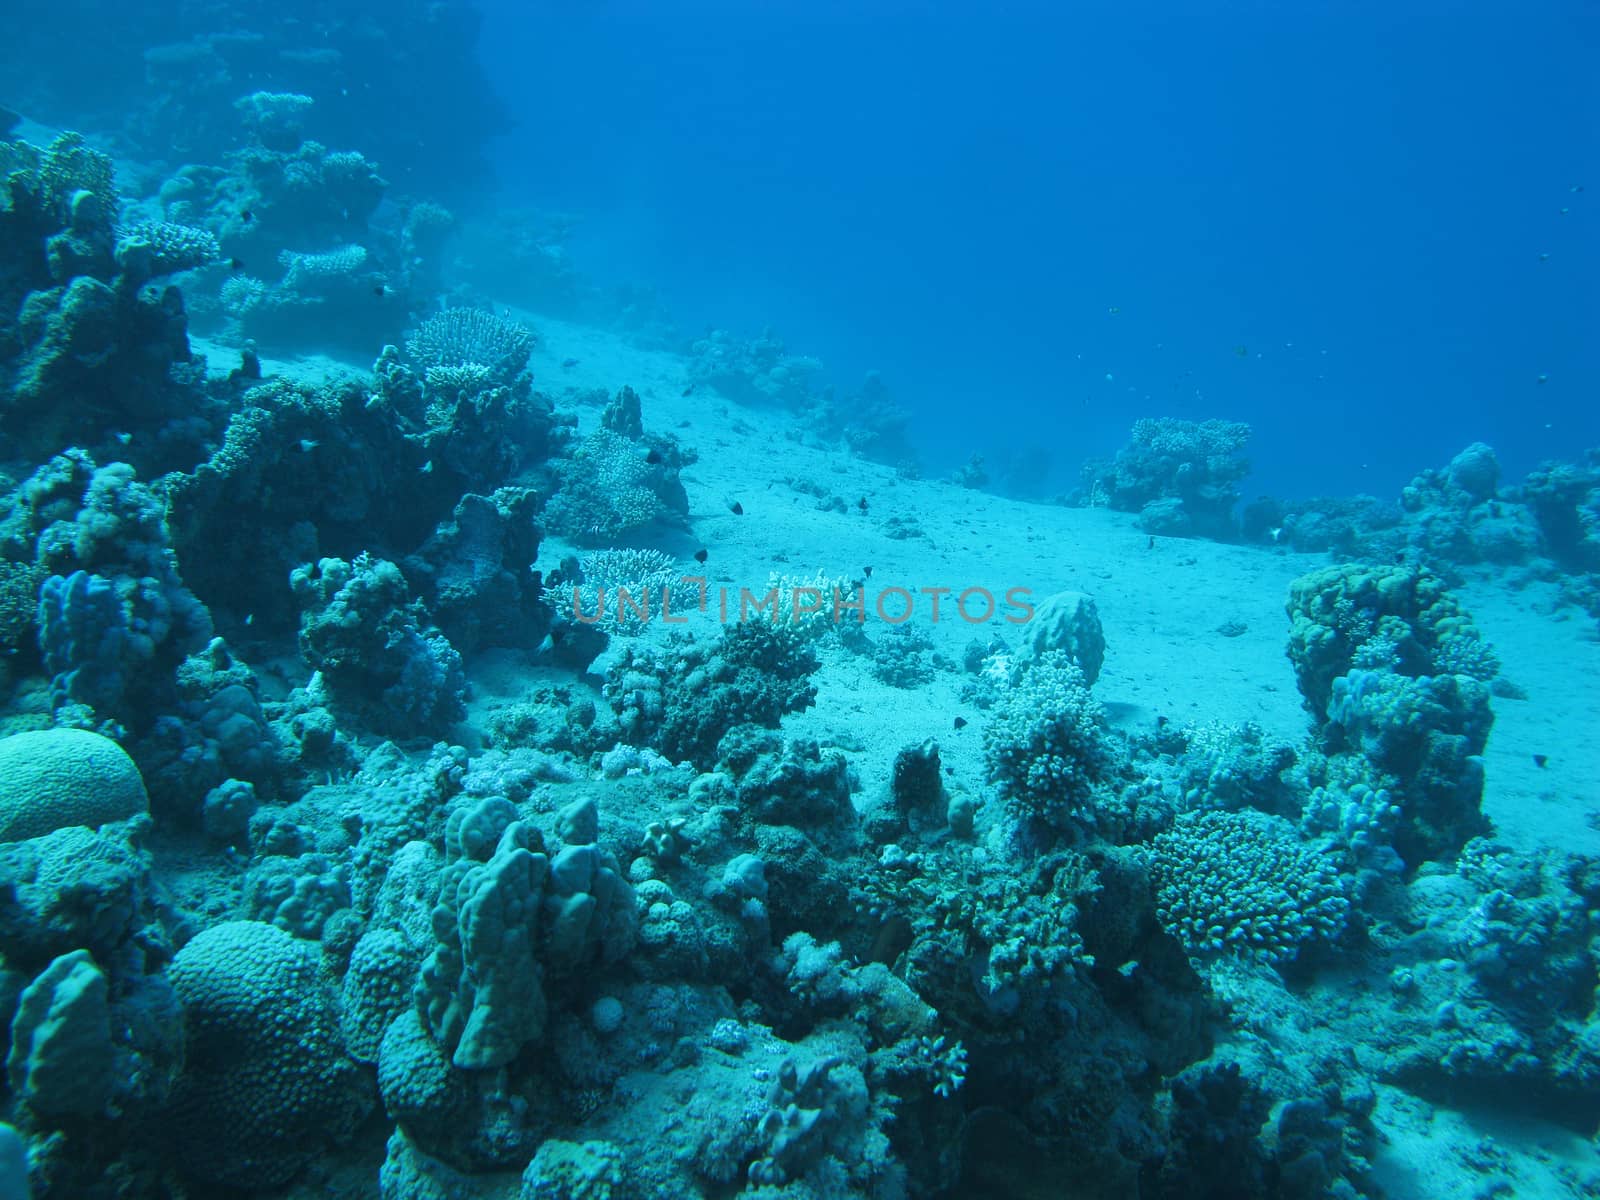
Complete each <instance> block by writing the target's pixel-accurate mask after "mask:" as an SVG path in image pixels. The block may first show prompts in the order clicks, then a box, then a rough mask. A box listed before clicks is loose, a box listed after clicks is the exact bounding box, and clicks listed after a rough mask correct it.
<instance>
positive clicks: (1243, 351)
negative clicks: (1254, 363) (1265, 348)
mask: <svg viewBox="0 0 1600 1200" xmlns="http://www.w3.org/2000/svg"><path fill="white" fill-rule="evenodd" d="M1233 352H1234V353H1235V354H1237V355H1238V356H1239V357H1240V358H1249V357H1250V347H1249V346H1235V347H1234V348H1233Z"/></svg>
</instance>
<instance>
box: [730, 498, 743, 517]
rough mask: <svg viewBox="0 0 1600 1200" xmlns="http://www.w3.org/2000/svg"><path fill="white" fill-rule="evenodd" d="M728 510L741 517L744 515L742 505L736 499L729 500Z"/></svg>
mask: <svg viewBox="0 0 1600 1200" xmlns="http://www.w3.org/2000/svg"><path fill="white" fill-rule="evenodd" d="M728 511H729V512H731V513H732V514H733V515H734V516H736V517H742V516H744V505H742V504H740V503H739V502H738V501H737V500H729V501H728Z"/></svg>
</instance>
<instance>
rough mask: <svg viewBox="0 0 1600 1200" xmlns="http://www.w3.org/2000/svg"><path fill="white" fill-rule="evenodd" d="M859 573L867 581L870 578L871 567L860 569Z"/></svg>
mask: <svg viewBox="0 0 1600 1200" xmlns="http://www.w3.org/2000/svg"><path fill="white" fill-rule="evenodd" d="M861 573H862V574H863V575H865V576H866V577H867V578H868V579H871V578H872V568H871V567H862V568H861Z"/></svg>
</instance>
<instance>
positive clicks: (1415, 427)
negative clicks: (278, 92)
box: [484, 0, 1600, 495]
mask: <svg viewBox="0 0 1600 1200" xmlns="http://www.w3.org/2000/svg"><path fill="white" fill-rule="evenodd" d="M1290 9H1292V11H1289V10H1290ZM488 11H489V18H488V20H487V22H486V27H485V39H484V55H485V59H486V62H487V65H488V69H489V70H490V73H491V75H492V78H493V82H494V84H495V86H496V87H497V88H498V89H499V90H500V92H501V93H502V95H503V96H504V97H505V98H506V100H507V101H508V103H509V107H510V109H511V111H512V114H513V116H514V118H515V119H516V120H517V121H518V128H517V130H516V132H515V133H514V134H512V135H511V136H509V137H508V138H506V139H504V140H503V142H501V143H500V145H499V147H498V152H497V156H496V158H497V161H496V164H495V165H496V168H497V171H498V174H499V178H500V180H501V182H502V183H503V185H504V186H505V188H506V190H507V192H508V193H509V194H511V195H513V196H515V197H516V199H517V200H519V201H524V202H531V203H534V204H537V205H539V206H541V207H551V208H566V209H573V210H579V211H581V212H583V213H584V214H585V215H586V217H587V221H586V224H585V226H584V229H583V233H582V238H581V242H580V244H579V246H578V247H577V250H578V253H579V254H580V261H581V262H582V263H583V264H584V265H585V266H586V267H587V268H589V269H590V270H592V271H593V272H594V273H597V274H599V275H601V276H603V277H606V278H615V279H618V280H621V279H635V280H646V281H649V282H652V283H655V284H657V285H659V286H660V287H662V288H663V290H664V291H665V293H666V295H667V297H668V301H669V304H670V306H671V308H672V310H673V312H674V314H675V315H676V316H677V317H678V319H679V321H680V323H681V324H682V325H683V326H684V327H685V328H686V329H687V330H689V331H694V330H697V329H699V328H700V327H702V326H704V325H718V326H723V327H727V328H731V329H734V330H739V331H744V332H755V331H757V330H759V329H760V328H761V327H762V326H763V325H766V324H770V325H772V326H773V328H774V329H775V330H776V331H777V332H778V333H779V334H781V335H782V336H783V337H784V338H785V339H786V340H787V341H788V342H789V344H790V347H791V349H792V350H795V351H798V352H806V353H814V354H816V355H818V356H819V357H821V358H823V359H824V360H825V361H826V362H827V364H828V366H829V368H830V372H831V375H832V377H833V378H834V379H836V380H837V381H838V382H840V383H841V384H842V385H844V386H846V387H849V386H853V385H855V384H856V383H857V382H858V380H859V378H860V376H861V374H862V373H863V372H864V371H865V370H866V369H867V368H869V367H876V368H879V369H880V370H882V372H883V373H884V376H885V378H886V380H887V382H888V383H889V384H890V386H891V388H892V390H893V391H894V393H895V395H896V397H897V398H898V399H899V400H900V401H901V402H902V403H903V404H905V405H906V406H907V407H909V408H911V409H912V410H913V411H914V412H915V413H916V436H917V439H918V441H919V443H920V445H921V446H922V448H923V449H924V451H925V453H926V456H927V459H928V461H929V463H930V465H931V466H933V467H935V468H940V467H944V466H948V465H950V464H951V463H953V462H955V461H959V460H962V459H964V458H965V457H966V455H967V454H968V453H970V451H971V450H972V448H973V447H975V446H976V447H988V448H991V449H998V450H1001V451H1003V450H1004V449H1006V448H1008V447H1010V448H1016V447H1021V446H1026V445H1037V444H1040V443H1041V442H1042V443H1044V444H1046V445H1047V446H1049V447H1050V448H1051V449H1052V451H1053V453H1054V458H1055V461H1056V472H1057V479H1058V481H1062V482H1065V481H1070V479H1071V478H1072V477H1073V476H1074V475H1075V472H1076V468H1077V464H1078V463H1079V462H1080V461H1081V460H1082V459H1083V458H1084V457H1086V456H1087V455H1089V454H1094V453H1108V452H1110V451H1112V450H1113V449H1114V448H1115V447H1116V446H1117V445H1119V444H1120V443H1121V442H1122V441H1124V440H1125V438H1126V434H1127V431H1128V427H1129V425H1130V423H1131V422H1132V421H1133V420H1134V419H1135V418H1136V417H1139V416H1144V415H1158V414H1169V415H1175V416H1185V417H1194V418H1201V417H1208V416H1224V417H1229V418H1234V419H1239V420H1246V421H1249V422H1251V424H1252V425H1253V426H1254V427H1255V430H1256V439H1255V442H1254V443H1253V448H1252V457H1253V459H1254V461H1255V463H1256V475H1255V478H1254V479H1253V481H1252V482H1251V484H1250V485H1249V486H1248V487H1247V489H1246V490H1247V493H1248V494H1254V493H1256V492H1261V491H1271V492H1273V493H1275V494H1280V495H1305V494H1310V493H1317V492H1337V493H1347V492H1351V491H1357V490H1367V491H1373V492H1376V493H1378V494H1381V495H1392V494H1393V493H1394V492H1395V491H1396V490H1397V489H1398V488H1399V487H1400V486H1401V485H1402V484H1403V483H1404V482H1405V481H1406V480H1408V479H1409V478H1410V477H1411V475H1412V474H1414V473H1415V472H1416V471H1417V470H1418V469H1420V468H1422V467H1425V466H1430V465H1442V463H1443V462H1444V461H1445V460H1447V459H1448V458H1449V456H1450V455H1451V454H1452V453H1454V452H1455V451H1456V450H1457V449H1459V448H1460V447H1461V446H1462V445H1464V444H1465V443H1467V442H1468V441H1471V440H1474V439H1482V440H1486V441H1488V442H1490V443H1491V444H1492V445H1494V446H1495V447H1496V449H1497V450H1498V451H1499V452H1500V455H1501V459H1502V462H1503V463H1504V464H1505V466H1506V468H1507V472H1508V474H1511V475H1518V474H1520V473H1521V472H1522V471H1523V470H1525V469H1526V468H1527V467H1529V466H1531V465H1532V464H1533V463H1534V462H1535V461H1537V460H1538V459H1541V458H1544V457H1549V456H1557V457H1571V456H1573V455H1574V454H1575V453H1576V452H1577V451H1578V450H1579V449H1581V448H1582V447H1585V446H1589V445H1594V444H1596V443H1600V404H1597V403H1596V400H1597V399H1600V353H1597V349H1596V336H1595V335H1596V331H1597V329H1600V302H1597V283H1596V281H1597V279H1600V249H1597V245H1600V242H1597V236H1596V231H1597V220H1600V212H1597V209H1596V202H1597V201H1600V171H1597V170H1596V166H1597V162H1600V153H1597V150H1600V140H1597V129H1600V121H1597V111H1600V110H1597V100H1596V93H1597V90H1600V89H1597V87H1596V84H1595V82H1594V72H1593V70H1592V67H1593V64H1594V63H1595V62H1600V7H1597V6H1596V5H1594V4H1587V3H1584V4H1577V3H1570V4H1550V5H1535V6H1531V7H1526V8H1519V9H1518V10H1517V11H1516V12H1515V13H1514V14H1513V13H1512V12H1511V10H1509V9H1507V8H1506V7H1505V6H1503V5H1496V6H1490V5H1484V4H1465V5H1463V4H1459V3H1451V4H1437V3H1423V4H1418V3H1407V4H1404V5H1392V4H1374V3H1356V4H1349V3H1340V4H1317V5H1304V4H1300V5H1293V6H1284V5H1280V4H1258V3H1222V4H1219V3H1208V4H1205V5H1195V6H1172V5H1162V6H1152V5H1144V6H1129V5H1122V4H1116V5H1102V4H1093V5H1084V4H1061V3H1052V4H999V5H984V6H978V5H960V6H957V5H938V4H909V3H901V2H898V0H873V2H871V3H840V2H837V0H809V2H807V3H797V2H793V0H769V2H763V3H750V2H749V0H741V2H738V3H731V2H730V3H706V2H699V3H695V2H692V0H691V2H688V3H674V4H670V5H669V4H662V3H644V2H635V0H584V2H577V0H573V2H570V3H540V4H536V5H532V6H524V5H521V4H515V3H511V2H510V0H490V3H489V6H488ZM1574 187H1587V190H1585V191H1581V192H1574V191H1572V190H1571V189H1572V188H1574ZM1563 208H1568V209H1570V211H1569V212H1568V213H1566V214H1565V215H1563V214H1562V211H1561V210H1562V209H1563ZM1542 253H1547V254H1548V255H1549V256H1550V257H1549V260H1548V261H1541V260H1540V255H1541V254H1542ZM1114 309H1115V310H1117V311H1115V312H1113V310H1114ZM1241 350H1242V351H1243V353H1242V354H1241ZM1540 375H1547V376H1548V382H1546V383H1544V384H1540V383H1539V382H1538V377H1539V376H1540ZM1108 376H1109V378H1108Z"/></svg>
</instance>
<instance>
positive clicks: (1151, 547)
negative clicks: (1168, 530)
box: [1144, 533, 1156, 550]
mask: <svg viewBox="0 0 1600 1200" xmlns="http://www.w3.org/2000/svg"><path fill="white" fill-rule="evenodd" d="M1144 548H1145V549H1146V550H1154V549H1155V548H1156V535H1155V534H1153V533H1152V534H1151V535H1150V540H1149V541H1148V542H1146V543H1145V544H1144Z"/></svg>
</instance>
